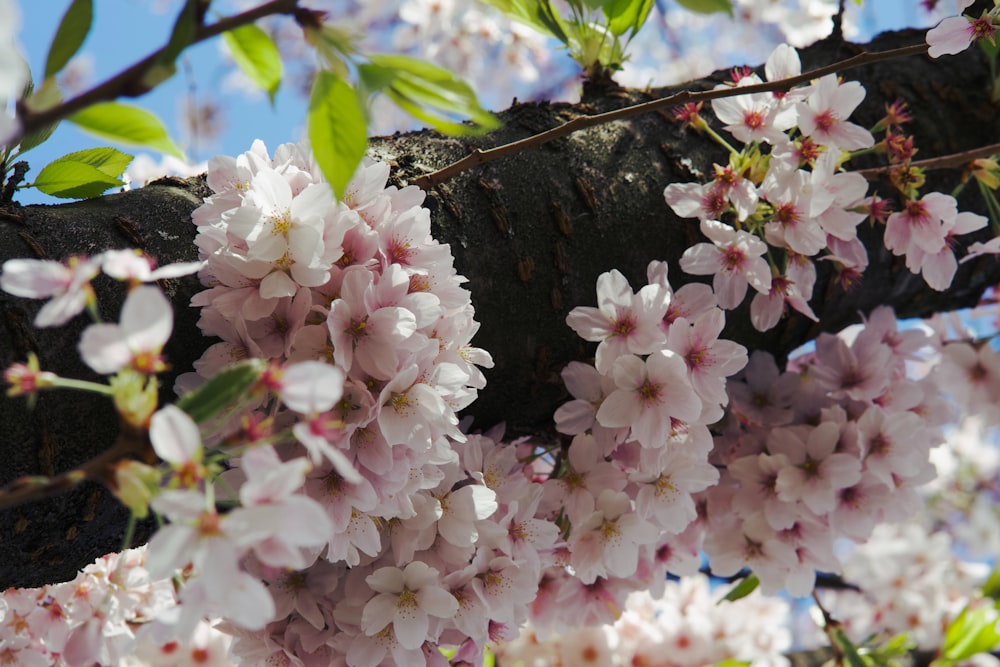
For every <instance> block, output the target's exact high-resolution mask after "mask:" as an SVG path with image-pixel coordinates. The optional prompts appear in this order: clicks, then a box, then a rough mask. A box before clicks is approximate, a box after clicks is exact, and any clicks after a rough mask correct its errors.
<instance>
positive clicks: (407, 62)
mask: <svg viewBox="0 0 1000 667" xmlns="http://www.w3.org/2000/svg"><path fill="white" fill-rule="evenodd" d="M370 60H371V63H370V65H361V66H359V67H358V70H359V72H362V71H363V70H368V71H365V72H364V73H362V74H360V76H361V77H363V78H364V80H366V81H370V80H372V79H373V78H374V77H375V76H376V74H375V73H373V72H372V71H370V68H371V67H376V68H380V69H381V71H380V72H378V73H377V76H379V77H384V79H385V80H384V81H383V83H382V85H383V90H384V91H385V93H386V94H387V95H388V96H389V98H390V99H392V101H394V102H395V103H396V104H397V105H398V106H399V107H400V108H401V109H403V110H404V111H406V112H407V113H409V114H410V115H411V116H413V117H414V118H417V119H419V120H421V121H423V122H425V123H427V124H429V125H430V126H431V127H433V128H434V129H436V130H438V131H439V132H443V133H445V134H452V135H469V134H481V133H483V132H486V131H489V130H491V129H493V128H496V127H498V126H499V125H500V123H499V121H498V120H497V119H496V117H495V116H494V115H493V114H491V113H490V112H488V111H486V110H485V109H483V108H482V107H481V106H479V101H478V100H477V99H476V94H475V92H473V90H472V88H471V87H469V85H468V84H467V83H465V82H464V81H462V80H461V79H459V78H458V77H456V76H455V75H454V74H452V73H451V72H449V71H448V70H446V69H444V68H443V67H438V66H437V65H432V64H431V63H428V62H425V61H423V60H417V59H415V58H410V57H408V56H400V55H385V54H382V55H373V56H371V58H370ZM457 119H469V120H470V121H471V122H472V125H468V124H465V123H462V122H460V121H459V120H457Z"/></svg>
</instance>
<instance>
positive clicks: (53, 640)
mask: <svg viewBox="0 0 1000 667" xmlns="http://www.w3.org/2000/svg"><path fill="white" fill-rule="evenodd" d="M147 554H148V549H147V547H141V548H139V549H129V550H125V551H123V552H121V553H118V554H108V555H107V556H104V557H102V558H99V559H98V560H97V561H95V562H94V563H93V564H91V565H88V566H87V567H85V568H84V569H83V570H81V571H80V573H79V574H78V575H77V576H76V578H75V579H73V580H71V581H67V582H64V583H60V584H50V585H48V586H44V587H42V588H26V589H17V590H14V589H10V590H8V591H6V592H5V593H4V596H3V598H0V664H4V665H19V666H21V667H49V665H53V664H59V665H67V666H68V667H78V666H80V667H83V666H89V665H93V664H95V663H98V664H101V665H124V666H127V667H150V666H157V667H167V666H173V665H199V666H201V667H230V665H231V664H232V663H230V662H229V661H228V660H227V658H226V655H227V652H228V647H229V637H228V636H226V635H224V634H222V633H220V632H218V631H216V630H214V629H213V628H211V627H210V626H209V625H208V624H204V623H203V624H200V625H199V626H198V627H197V628H196V629H195V631H194V633H193V634H192V637H191V638H190V640H189V641H187V642H185V643H184V644H183V645H182V644H180V643H178V642H173V643H169V642H166V643H164V642H163V641H162V640H160V639H158V638H157V637H156V635H155V632H153V630H154V627H153V626H151V625H149V624H148V622H149V620H150V619H153V618H156V617H158V616H161V615H164V614H170V613H171V612H172V611H174V610H176V607H177V601H176V596H175V595H174V585H173V582H171V581H170V580H169V579H162V578H161V579H157V578H154V577H153V576H152V575H151V574H150V572H149V570H148V569H147V568H146V559H147Z"/></svg>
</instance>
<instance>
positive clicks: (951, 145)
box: [0, 31, 1000, 588]
mask: <svg viewBox="0 0 1000 667" xmlns="http://www.w3.org/2000/svg"><path fill="white" fill-rule="evenodd" d="M922 39H923V34H922V33H921V32H917V31H905V32H901V33H893V34H887V35H883V36H881V37H879V38H877V39H876V40H875V41H874V42H872V43H871V44H868V45H864V46H856V45H851V44H845V43H841V42H839V41H832V40H830V41H827V42H822V43H819V44H817V45H814V46H813V47H810V48H809V49H807V50H806V51H804V52H803V54H802V59H803V69H804V70H805V69H811V68H813V67H817V66H820V65H824V64H829V63H831V62H833V61H836V60H839V59H843V58H845V57H848V56H850V55H854V54H856V53H858V52H859V51H861V50H862V49H865V50H884V49H888V48H894V47H897V46H904V45H908V44H913V43H917V42H919V41H921V40H922ZM844 76H845V78H847V79H855V80H858V81H860V82H861V83H862V84H863V85H864V86H865V88H866V89H867V90H868V97H867V99H866V101H865V102H864V104H863V106H862V107H861V109H859V111H858V113H857V114H856V118H857V122H858V123H860V124H862V125H865V126H871V125H873V124H874V123H875V122H876V121H877V120H878V119H879V118H880V117H881V116H882V115H883V105H884V104H885V103H886V102H891V101H893V100H895V99H897V98H901V99H904V100H905V101H907V102H908V103H909V104H910V107H911V109H912V110H913V112H914V115H915V121H914V122H913V123H912V124H911V126H910V130H911V131H912V133H913V134H914V135H915V137H916V142H917V146H918V147H919V148H920V149H921V152H920V154H919V156H918V157H920V158H926V157H932V156H934V155H941V154H947V153H951V152H956V151H961V150H967V149H971V148H974V147H977V146H981V145H986V144H990V143H993V142H995V141H996V140H997V137H998V134H1000V133H998V130H1000V118H998V117H997V114H996V109H995V107H994V106H992V105H991V103H990V102H989V100H988V94H987V91H988V89H989V86H990V80H989V70H988V67H987V66H986V64H985V62H984V61H983V60H982V58H981V57H980V54H979V53H978V52H977V51H975V50H970V51H969V52H967V53H965V54H963V55H961V56H957V57H952V58H945V59H943V60H940V61H931V60H929V59H927V58H925V57H917V58H910V59H907V60H902V61H891V62H884V63H879V64H876V65H872V66H868V67H864V68H858V69H855V70H852V71H850V72H846V73H845V75H844ZM727 78H728V73H727V72H720V73H717V74H716V75H715V76H713V77H709V78H708V79H705V80H702V81H697V82H693V83H692V84H690V85H689V86H687V87H688V88H689V89H696V90H697V89H709V88H711V87H713V86H714V85H715V84H717V83H718V82H719V81H722V80H725V79H727ZM670 92H673V91H671V90H649V91H623V90H619V91H604V92H603V93H600V94H597V93H595V94H590V95H587V96H586V97H585V100H584V101H583V102H582V103H581V104H577V105H568V104H545V103H542V104H515V105H514V106H513V107H512V108H510V109H509V110H507V111H505V112H503V113H502V114H501V116H502V119H503V121H504V126H503V128H502V129H500V130H498V131H497V132H494V133H492V134H490V135H488V136H485V137H481V138H477V139H454V138H446V137H441V136H439V135H437V134H434V133H430V132H419V133H412V134H405V135H396V136H393V137H385V138H380V139H375V140H373V141H372V145H371V154H372V155H373V156H374V157H377V158H380V159H384V160H388V161H389V162H391V163H392V164H393V166H394V170H393V178H394V179H395V181H396V182H397V183H399V184H406V183H407V182H409V181H410V180H412V179H413V178H416V177H418V176H420V175H423V174H425V173H428V172H430V171H433V170H436V169H439V168H441V167H443V166H445V165H447V164H449V163H451V162H453V161H455V160H457V159H459V158H461V157H463V156H465V155H466V154H468V152H469V151H470V150H471V149H473V148H476V147H480V148H487V147H492V146H496V145H500V144H504V143H507V142H510V141H514V140H517V139H521V138H524V137H527V136H531V135H533V134H536V133H538V132H541V131H544V130H547V129H549V128H552V127H555V126H557V125H559V124H561V123H563V122H565V121H567V120H569V119H571V118H573V117H575V116H577V115H581V114H593V113H598V112H603V111H608V110H610V109H614V108H619V107H622V106H626V105H630V104H634V103H637V102H642V101H646V100H648V99H652V98H658V97H663V96H665V95H667V94H669V93H670ZM709 115H710V114H706V116H709ZM248 145H249V138H248ZM271 148H273V147H271ZM724 161H725V154H724V152H723V151H722V150H720V149H719V148H718V147H717V146H715V145H714V144H713V143H712V142H711V141H710V140H708V139H707V138H705V137H703V136H700V135H697V134H694V133H692V132H687V131H685V130H684V129H683V128H681V126H680V125H678V124H677V123H675V122H673V121H672V120H671V118H670V117H669V115H667V114H657V113H651V114H646V115H644V116H640V117H636V118H633V119H631V120H627V121H621V122H615V123H611V124H607V125H602V126H598V127H594V128H591V129H589V130H585V131H582V132H579V133H576V134H573V135H571V136H569V137H566V138H563V139H559V140H556V141H554V142H552V143H549V144H547V145H545V146H543V147H542V148H541V149H539V150H536V151H533V152H527V153H521V154H518V155H514V156H511V157H508V158H504V159H501V160H499V161H497V162H494V163H491V164H489V165H485V166H482V167H479V168H476V169H473V170H470V171H467V172H464V173H462V174H460V175H458V176H457V177H455V178H453V179H452V180H450V181H448V182H446V183H444V184H442V185H440V186H438V187H436V188H434V189H433V190H432V191H431V192H429V193H428V199H427V204H426V205H427V206H429V207H430V208H431V209H432V214H433V221H434V225H435V233H436V235H437V237H438V238H439V239H440V240H441V241H442V242H446V243H450V244H451V246H452V250H453V252H454V253H455V256H456V266H457V267H458V270H459V272H460V273H462V274H463V275H465V276H467V277H468V278H469V283H468V287H469V289H470V290H471V291H472V295H473V302H474V304H475V306H476V311H477V316H478V319H479V320H480V321H481V323H482V328H481V330H480V332H479V334H478V336H477V338H476V339H475V341H474V342H475V344H477V345H478V346H480V347H483V348H485V349H487V350H489V351H490V352H491V353H492V354H493V356H494V359H495V360H496V368H494V369H493V370H492V371H489V372H488V374H487V377H488V381H489V384H488V386H487V387H486V389H485V390H484V391H482V392H481V394H480V399H479V400H478V401H477V402H476V403H474V404H473V405H472V406H471V407H470V408H469V409H468V413H469V414H471V415H474V416H475V418H476V421H475V426H476V427H482V428H485V427H489V426H491V425H493V424H494V423H496V422H498V421H506V423H507V426H508V433H518V434H520V433H526V432H537V431H541V430H545V429H546V428H547V426H546V424H547V423H548V422H550V421H551V414H552V412H553V410H554V409H555V408H556V407H557V406H558V405H559V403H561V402H562V401H563V400H564V399H565V392H564V390H563V388H562V386H561V382H560V379H559V371H560V369H561V368H562V367H563V366H564V365H565V364H566V363H567V362H568V361H571V360H574V359H577V360H584V359H587V358H588V356H589V355H591V354H592V353H593V346H592V345H591V344H587V343H584V342H582V341H580V340H579V339H578V338H576V336H575V334H574V333H573V332H572V331H571V330H570V329H569V328H568V327H567V326H566V325H565V317H566V314H567V313H568V312H569V311H570V310H571V309H572V308H573V307H575V306H577V305H594V303H595V283H596V279H597V276H598V275H599V274H600V273H602V272H604V271H608V270H610V269H612V268H618V269H619V270H621V271H622V272H623V273H624V274H625V275H626V276H627V277H628V278H629V280H630V281H631V282H632V285H633V287H638V286H639V285H641V284H644V283H645V267H646V265H647V264H648V262H649V261H650V260H652V259H662V260H667V261H669V262H670V265H671V271H672V273H671V282H672V284H673V285H674V286H675V287H677V286H679V285H681V284H683V283H684V282H688V281H690V280H692V278H691V277H690V276H685V275H684V274H683V273H682V272H681V271H680V268H679V266H678V264H677V260H678V258H679V257H680V255H681V253H682V252H683V251H684V249H685V248H687V247H689V246H691V245H692V244H694V243H697V242H700V241H702V240H703V239H702V238H701V237H700V232H699V230H698V223H697V221H696V220H682V219H679V218H677V217H676V216H674V215H673V213H672V211H671V210H670V209H669V208H668V207H667V206H666V205H665V203H664V201H663V188H664V187H665V186H666V185H667V184H669V183H673V182H688V181H694V180H699V179H702V178H703V177H704V176H706V175H708V174H710V173H711V169H712V164H713V163H714V162H719V163H724ZM873 165H874V163H872V164H871V165H869V164H859V165H858V166H873ZM958 178H959V175H958V174H955V173H940V174H938V173H935V174H934V175H933V177H932V178H931V179H930V180H929V183H928V190H929V189H934V188H936V189H940V190H941V191H944V192H948V191H950V190H951V189H952V188H953V187H954V186H955V185H956V184H957V182H958ZM969 190H970V191H971V190H974V188H970V189H969ZM206 194H207V191H206V189H205V186H204V184H203V183H202V182H201V181H199V180H197V179H195V180H191V181H184V182H178V181H167V182H161V183H157V184H154V185H151V186H149V187H147V188H144V189H142V190H139V191H135V192H129V193H123V194H117V195H111V196H108V197H103V198H100V199H97V200H91V201H87V202H80V203H75V204H67V205H63V206H56V207H48V206H29V207H24V208H17V209H8V211H7V213H6V214H0V255H2V256H0V259H8V258H12V257H35V256H40V254H44V256H47V257H50V258H64V257H66V256H69V255H72V254H78V253H94V252H98V251H100V250H102V249H105V248H110V247H130V246H138V247H141V248H143V249H145V250H146V251H147V252H149V253H150V254H152V255H154V256H157V257H159V259H160V261H161V262H162V263H166V262H171V261H179V260H188V259H192V258H194V257H195V255H196V250H195V248H194V245H193V244H192V243H191V240H192V239H193V237H194V233H195V229H194V227H193V225H191V223H190V212H191V211H192V210H193V209H194V208H195V207H196V206H197V205H198V204H199V203H200V198H201V197H202V196H204V195H206ZM959 203H960V208H961V209H962V210H973V211H977V212H980V213H984V212H985V209H984V206H983V204H982V202H981V201H979V200H978V199H977V198H975V197H971V196H964V197H963V198H961V199H960V202H959ZM862 234H863V236H864V238H865V240H866V244H867V245H868V248H869V254H870V258H871V267H870V269H869V271H868V273H866V275H865V278H864V282H863V283H861V284H860V285H857V286H855V287H854V288H853V289H851V290H848V291H844V290H843V289H841V288H840V287H839V286H838V285H837V284H836V283H835V282H834V281H833V280H832V279H833V277H834V276H833V275H832V273H831V271H830V270H829V267H827V266H826V263H821V271H820V278H819V281H818V284H817V286H816V290H815V293H814V297H813V301H812V305H813V307H814V309H815V311H816V313H817V314H818V315H819V316H820V318H821V322H820V323H819V324H818V325H815V324H814V323H812V322H811V321H809V320H806V319H804V318H801V317H789V318H788V319H786V320H784V321H783V322H782V323H781V324H780V325H779V326H778V327H777V328H776V329H774V330H772V331H770V332H767V333H766V334H761V333H758V332H756V331H754V330H753V329H752V327H751V326H750V324H749V317H748V312H747V311H748V307H746V306H745V307H744V308H741V309H739V310H737V311H736V312H734V313H732V314H731V315H730V316H729V317H728V318H727V319H728V320H729V322H730V324H729V326H728V327H727V331H726V333H725V334H724V335H725V336H727V337H729V338H731V339H734V340H737V341H739V342H741V343H742V344H744V345H746V346H747V347H748V348H750V349H757V348H762V349H767V350H770V351H771V352H773V353H774V354H775V355H776V356H778V357H783V356H784V355H785V354H787V353H788V352H789V351H790V350H792V349H794V348H795V347H796V346H798V345H800V344H801V343H803V342H806V341H808V340H810V339H811V338H813V337H815V336H816V335H817V334H818V333H819V332H820V331H836V330H838V329H840V328H842V327H843V326H845V325H847V324H850V323H852V322H856V321H858V318H859V313H866V312H868V311H870V310H871V309H872V308H874V307H875V306H877V305H879V304H890V305H892V306H893V307H895V308H896V310H897V313H898V314H899V315H900V316H901V317H914V316H926V315H929V314H931V313H933V312H935V311H938V310H947V309H954V308H959V307H963V306H971V305H973V304H975V303H976V302H977V300H978V299H979V297H980V295H981V293H982V291H983V290H984V289H985V288H986V287H988V286H990V285H993V284H996V283H997V282H1000V264H998V263H997V262H995V261H993V260H992V259H980V260H978V261H974V262H970V263H968V264H964V265H962V267H961V269H960V270H959V273H958V275H957V276H956V278H955V281H954V283H953V286H952V288H951V289H949V290H948V291H947V292H935V291H933V290H931V289H929V288H928V287H927V286H926V285H925V283H924V282H923V280H922V279H921V278H920V277H919V276H914V275H912V274H911V273H910V272H909V271H908V270H907V269H906V267H905V265H904V264H903V261H902V259H901V258H894V257H892V256H891V254H889V253H888V252H887V251H886V250H885V249H884V248H881V245H880V239H881V230H880V229H868V228H867V226H865V228H864V229H863V230H862ZM978 239H979V240H982V239H983V237H982V236H980V237H978ZM963 240H965V239H963ZM972 240H976V239H972ZM97 286H98V289H99V293H100V298H101V305H102V310H103V314H104V316H105V317H106V318H107V319H111V320H116V319H117V314H118V309H119V307H120V304H121V300H122V296H123V295H122V293H121V291H120V290H117V289H116V287H115V286H113V285H111V284H110V283H109V282H104V281H99V282H98V285H97ZM167 288H168V293H169V295H170V297H171V298H172V299H173V301H174V303H175V304H176V305H177V321H176V324H175V334H174V338H173V340H172V341H171V343H170V346H169V347H168V349H167V355H168V358H169V359H170V361H171V362H172V364H173V368H174V371H175V372H183V371H186V370H188V369H190V367H191V363H192V362H193V361H194V360H195V359H197V358H198V357H199V356H200V354H201V353H202V351H203V350H204V349H205V348H207V347H208V345H210V344H211V343H212V342H213V341H211V340H208V339H205V338H203V337H201V335H200V332H199V330H198V329H197V327H196V326H195V322H196V320H197V313H196V312H194V311H193V309H189V308H187V307H186V306H187V303H188V300H189V298H190V296H191V294H192V293H193V292H194V291H195V290H197V288H198V286H197V284H196V281H194V280H193V279H188V280H177V281H171V283H170V284H169V285H168V286H167ZM747 304H749V300H748V301H747ZM39 306H40V304H39V303H37V302H34V301H30V300H22V299H17V298H13V297H10V296H9V295H6V294H3V295H0V311H2V315H3V321H2V326H0V364H2V365H4V366H6V365H8V364H10V363H12V362H15V361H20V360H23V359H24V356H25V354H26V353H27V352H28V351H35V352H36V353H37V354H38V355H39V357H40V359H41V361H42V367H43V368H45V369H48V370H53V371H56V372H58V373H60V374H62V375H66V376H71V377H82V378H90V379H96V378H93V376H92V374H90V373H89V372H88V370H87V369H86V368H84V367H83V366H82V364H81V362H79V360H78V359H77V355H76V342H77V340H78V338H79V334H80V331H82V329H83V327H84V326H85V324H86V322H85V320H84V318H83V317H79V318H77V319H76V320H74V322H73V323H72V324H71V325H70V326H68V327H65V328H62V329H55V330H43V331H36V330H33V329H32V328H31V321H32V319H33V317H34V314H35V313H36V312H37V310H38V308H39ZM164 384H165V386H166V388H165V390H164V392H165V396H166V395H169V387H170V385H171V384H172V378H170V377H168V378H166V379H165V381H164ZM0 423H2V424H3V427H4V428H3V429H2V431H0V454H2V456H3V457H4V462H5V465H3V467H2V468H0V484H3V483H6V482H9V481H10V480H11V479H14V478H16V477H18V476H21V475H25V474H35V475H37V474H41V475H52V474H55V473H58V472H62V471H64V470H66V469H69V468H71V467H73V466H76V465H79V464H80V463H82V462H84V461H86V460H88V459H89V458H91V457H93V456H94V455H95V454H97V453H99V452H101V451H103V450H105V449H107V447H108V446H110V444H111V443H112V442H113V441H114V438H115V434H116V432H117V430H118V425H117V423H116V419H115V415H114V413H113V411H112V410H111V409H110V408H109V407H108V406H107V405H105V404H104V402H103V401H100V400H94V399H93V398H91V397H90V396H87V395H82V394H77V393H70V392H56V393H51V394H48V395H43V396H42V397H41V398H40V400H39V402H38V405H37V406H36V408H35V409H34V411H30V412H29V411H28V410H27V409H26V407H25V401H24V400H23V399H20V398H13V399H11V398H6V397H4V398H0ZM124 519H125V513H124V512H123V511H122V510H121V509H120V508H119V507H118V506H117V504H116V502H115V501H114V500H113V499H112V498H110V496H109V495H108V494H107V493H106V492H104V491H103V490H102V488H101V487H100V486H99V485H97V484H94V483H87V484H85V485H82V486H81V487H79V488H77V489H75V490H73V491H70V492H68V493H65V494H62V495H60V496H57V497H54V498H51V499H47V500H44V501H40V502H35V503H31V504H28V505H24V506H20V507H16V508H13V509H9V510H6V511H3V512H0V588H2V587H6V586H26V585H38V584H42V583H47V582H53V581H59V580H65V579H69V578H72V577H73V576H74V574H75V572H76V570H77V569H78V568H79V567H81V566H83V565H84V564H86V563H87V562H89V561H90V560H92V559H93V558H94V557H95V556H98V555H100V554H102V553H105V552H107V551H110V550H114V549H117V548H119V547H120V546H121V539H122V534H123V527H124ZM140 535H141V534H140Z"/></svg>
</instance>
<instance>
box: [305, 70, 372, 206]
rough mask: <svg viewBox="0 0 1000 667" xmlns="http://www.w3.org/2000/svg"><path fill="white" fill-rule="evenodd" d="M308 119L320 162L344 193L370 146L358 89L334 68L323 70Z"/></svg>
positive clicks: (335, 188)
mask: <svg viewBox="0 0 1000 667" xmlns="http://www.w3.org/2000/svg"><path fill="white" fill-rule="evenodd" d="M307 123H308V127H309V141H310V142H311V143H312V149H313V155H314V156H315V158H316V163H317V164H318V165H319V167H320V169H322V170H323V175H324V176H326V180H327V181H329V182H330V187H331V188H333V192H334V194H335V195H336V196H338V197H343V196H344V192H345V190H346V189H347V184H348V183H349V182H350V180H351V177H352V176H354V172H355V170H357V168H358V164H360V163H361V158H362V157H364V154H365V149H366V148H368V123H367V120H366V118H365V113H364V110H363V109H362V108H361V101H360V100H359V99H358V94H357V91H355V90H354V88H352V87H351V84H350V83H348V82H347V81H345V80H344V79H342V78H340V77H339V76H337V75H336V74H334V73H333V72H328V71H321V72H319V73H318V74H317V75H316V80H315V81H314V82H313V87H312V92H311V93H310V95H309V113H308V115H307Z"/></svg>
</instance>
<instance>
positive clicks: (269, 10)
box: [9, 0, 298, 146]
mask: <svg viewBox="0 0 1000 667" xmlns="http://www.w3.org/2000/svg"><path fill="white" fill-rule="evenodd" d="M297 9H298V0H271V1H270V2H266V3H264V4H263V5H260V6H259V7H254V8H253V9H249V10H247V11H245V12H243V13H242V14H236V15H234V16H228V17H226V18H222V19H219V20H218V21H216V22H215V23H213V24H211V25H203V26H199V27H198V28H197V30H196V31H195V35H194V39H192V40H191V45H194V44H197V43H199V42H203V41H205V40H207V39H211V38H212V37H216V36H218V35H221V34H222V33H224V32H227V31H229V30H232V29H234V28H238V27H240V26H243V25H248V24H250V23H253V22H254V21H256V20H258V19H261V18H264V17H265V16H271V15H274V14H292V13H294V12H295V11H296V10H297ZM166 48H167V47H166V46H164V47H163V48H161V49H159V50H157V51H155V52H153V53H151V54H149V55H148V56H146V57H145V58H143V59H142V60H140V61H139V62H137V63H135V64H134V65H131V66H130V67H128V68H126V69H124V70H122V71H121V72H119V73H118V74H115V75H114V76H112V77H111V78H109V79H106V80H104V81H103V82H101V83H99V84H97V85H96V86H94V87H93V88H91V89H90V90H87V91H84V92H82V93H80V94H79V95H77V96H76V97H73V98H70V99H68V100H66V101H65V102H63V103H62V104H58V105H56V106H54V107H52V108H50V109H45V110H43V111H32V110H31V109H30V108H28V107H27V106H26V105H24V104H23V103H22V104H19V105H18V118H19V119H20V121H21V131H20V132H19V133H18V134H16V135H14V137H13V138H12V139H11V140H10V143H9V145H11V146H13V145H14V144H16V143H17V142H19V141H20V140H21V139H23V138H24V137H25V136H27V135H29V134H31V133H32V132H36V131H38V130H40V129H42V128H44V127H46V126H48V125H51V124H53V123H56V122H58V121H61V120H63V119H65V118H67V117H69V116H71V115H73V114H74V113H76V112H77V111H81V110H83V109H85V108H87V107H89V106H90V105H91V104H96V103H97V102H106V101H110V100H115V99H117V98H119V97H135V96H137V95H140V94H143V93H144V92H148V91H145V90H142V91H137V90H135V87H136V86H137V84H139V82H140V81H141V79H142V77H143V75H144V74H145V73H146V72H147V71H148V70H149V68H150V67H151V66H152V65H153V64H155V63H156V62H157V60H158V59H159V58H160V56H161V55H162V54H163V53H164V52H165V51H166Z"/></svg>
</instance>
